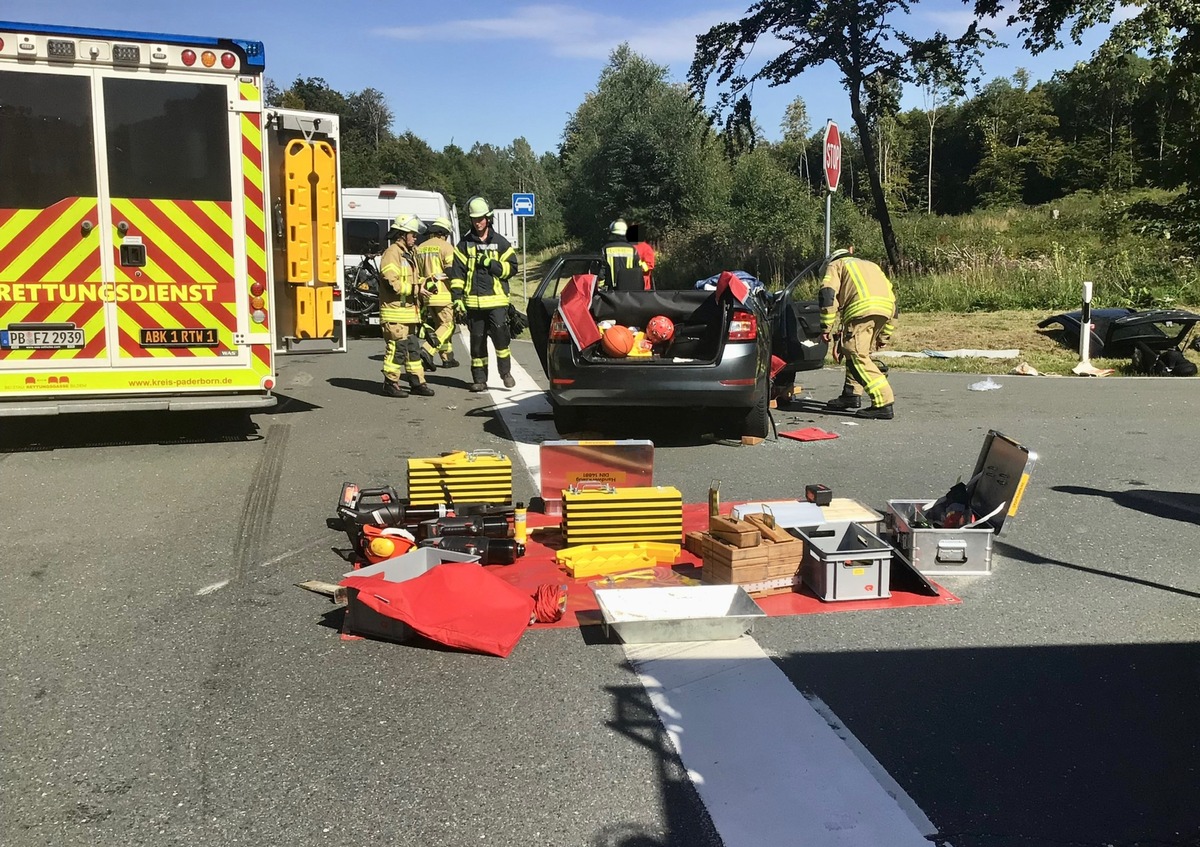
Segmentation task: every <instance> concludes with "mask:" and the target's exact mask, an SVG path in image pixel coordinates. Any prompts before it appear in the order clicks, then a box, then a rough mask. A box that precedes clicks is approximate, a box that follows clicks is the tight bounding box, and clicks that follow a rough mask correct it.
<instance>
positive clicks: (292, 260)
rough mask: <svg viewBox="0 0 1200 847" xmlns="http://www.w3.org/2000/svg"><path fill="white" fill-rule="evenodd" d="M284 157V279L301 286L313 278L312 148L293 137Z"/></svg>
mask: <svg viewBox="0 0 1200 847" xmlns="http://www.w3.org/2000/svg"><path fill="white" fill-rule="evenodd" d="M283 157H284V158H283V161H284V165H283V174H284V205H285V208H284V221H285V222H286V224H287V236H286V238H285V240H284V245H285V246H284V249H285V251H286V253H287V273H288V278H287V281H288V282H290V283H294V284H301V285H302V284H304V283H307V282H311V281H312V278H313V262H312V260H313V256H312V244H313V231H312V230H313V209H312V202H313V200H312V183H311V182H310V177H311V176H312V172H313V148H312V146H311V145H309V144H308V143H307V142H304V141H301V140H300V139H298V138H296V139H293V140H292V141H289V142H288V143H287V146H286V147H285V148H284V152H283Z"/></svg>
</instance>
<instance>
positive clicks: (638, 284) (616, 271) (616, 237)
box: [600, 218, 646, 291]
mask: <svg viewBox="0 0 1200 847" xmlns="http://www.w3.org/2000/svg"><path fill="white" fill-rule="evenodd" d="M628 232H629V227H628V225H627V224H626V223H625V221H624V220H623V219H621V218H618V219H617V220H615V221H613V222H612V223H611V224H609V225H608V241H606V242H604V246H603V247H601V248H600V257H601V258H602V259H603V260H604V275H605V279H606V280H607V286H608V288H609V289H610V290H612V291H642V290H644V289H645V286H644V284H643V282H642V280H643V274H644V273H645V272H646V266H645V265H644V264H642V262H641V260H640V259H639V258H638V252H637V245H635V244H631V243H630V242H629V239H628V238H627V237H626V236H627V234H628Z"/></svg>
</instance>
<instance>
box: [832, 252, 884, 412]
mask: <svg viewBox="0 0 1200 847" xmlns="http://www.w3.org/2000/svg"><path fill="white" fill-rule="evenodd" d="M853 252H854V248H853V247H851V248H850V249H849V250H834V251H833V253H832V254H830V256H829V259H828V260H827V261H826V263H825V273H824V276H823V277H822V279H821V292H820V294H819V295H818V301H819V303H820V307H821V329H822V331H823V336H824V338H825V340H826V341H830V340H831V338H832V334H833V326H834V323H835V322H836V321H837V319H838V318H839V316H840V318H841V324H842V334H841V348H842V356H843V358H844V359H845V363H846V383H845V385H844V386H843V388H842V395H841V396H840V397H837V398H834V399H833V400H830V401H829V402H828V403H826V404H825V407H826V408H827V409H836V410H839V411H845V410H848V409H859V407H860V406H861V405H862V395H863V392H864V391H865V392H866V394H867V396H868V397H870V398H871V405H870V407H868V408H866V409H859V412H858V414H857V417H860V418H875V419H878V420H891V419H892V418H893V417H894V415H895V411H894V408H893V407H894V403H895V396H894V395H893V394H892V387H891V385H889V384H888V380H887V377H886V376H884V374H883V372H882V371H881V370H880V369H879V366H878V365H877V364H876V363H875V361H874V360H873V359H872V358H871V353H872V352H873V351H875V350H881V349H883V347H884V346H885V345H886V344H887V342H888V340H889V339H890V338H891V337H892V332H893V331H894V330H895V325H894V323H893V321H894V319H895V317H896V295H895V292H893V291H892V283H891V281H890V280H888V278H887V276H886V275H885V274H884V272H883V270H882V268H880V267H879V265H877V264H875V263H874V262H868V261H867V260H865V259H856V258H855V257H854V256H853V255H851V254H852V253H853Z"/></svg>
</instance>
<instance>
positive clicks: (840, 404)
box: [825, 394, 862, 412]
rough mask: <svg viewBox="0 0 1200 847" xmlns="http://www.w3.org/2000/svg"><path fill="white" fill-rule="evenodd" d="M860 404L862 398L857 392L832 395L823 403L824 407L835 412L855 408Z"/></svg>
mask: <svg viewBox="0 0 1200 847" xmlns="http://www.w3.org/2000/svg"><path fill="white" fill-rule="evenodd" d="M861 405H862V398H861V397H859V396H858V395H857V394H843V395H842V396H841V397H834V398H833V399H832V400H830V401H829V402H828V403H826V404H825V408H826V409H833V410H834V411H837V412H845V411H848V410H850V409H857V408H859V407H860V406H861Z"/></svg>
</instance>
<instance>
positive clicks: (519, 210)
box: [512, 192, 534, 312]
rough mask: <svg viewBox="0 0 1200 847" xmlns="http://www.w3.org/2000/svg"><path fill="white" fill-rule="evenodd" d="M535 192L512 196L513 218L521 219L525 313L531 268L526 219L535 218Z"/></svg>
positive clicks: (522, 287) (522, 283)
mask: <svg viewBox="0 0 1200 847" xmlns="http://www.w3.org/2000/svg"><path fill="white" fill-rule="evenodd" d="M533 199H534V198H533V192H530V193H528V194H514V195H513V196H512V210H513V217H514V218H520V219H521V291H522V292H523V293H524V295H525V311H526V312H528V311H529V266H528V264H527V263H526V261H525V219H526V218H532V217H533V209H534V205H533Z"/></svg>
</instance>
